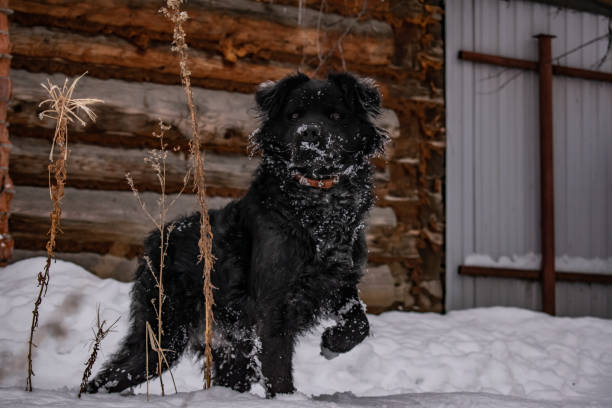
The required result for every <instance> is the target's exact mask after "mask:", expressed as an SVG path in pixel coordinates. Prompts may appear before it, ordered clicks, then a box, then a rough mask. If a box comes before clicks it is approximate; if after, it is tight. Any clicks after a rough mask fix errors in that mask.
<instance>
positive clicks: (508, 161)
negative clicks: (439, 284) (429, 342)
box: [445, 0, 612, 316]
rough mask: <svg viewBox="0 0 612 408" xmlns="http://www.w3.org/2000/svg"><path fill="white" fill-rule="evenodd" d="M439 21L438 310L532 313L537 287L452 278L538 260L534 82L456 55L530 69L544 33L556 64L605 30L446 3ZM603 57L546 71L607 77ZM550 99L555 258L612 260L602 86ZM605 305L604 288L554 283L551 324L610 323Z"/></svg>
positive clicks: (585, 85) (525, 10) (558, 87)
mask: <svg viewBox="0 0 612 408" xmlns="http://www.w3.org/2000/svg"><path fill="white" fill-rule="evenodd" d="M445 20H446V102H447V138H448V150H447V179H446V188H447V191H446V207H447V237H446V250H447V263H446V265H447V282H446V285H447V287H446V294H447V299H446V303H447V304H446V306H447V309H448V310H452V309H457V308H465V307H475V306H489V305H512V306H520V307H528V308H534V309H537V308H539V307H540V302H541V300H540V293H539V285H538V284H537V283H530V282H524V281H518V280H506V279H503V280H502V279H487V278H469V277H460V276H458V274H457V267H458V266H459V265H460V264H461V263H463V261H464V259H465V257H466V256H467V255H469V254H473V253H479V254H486V255H490V256H491V257H493V258H498V257H500V256H503V255H506V256H510V255H513V254H526V253H529V252H534V253H539V252H540V237H539V223H540V217H539V188H540V187H539V144H538V139H539V136H538V131H539V128H538V79H537V74H536V73H535V72H527V71H519V70H514V69H507V68H501V67H494V66H490V65H483V64H475V63H472V62H466V61H460V60H459V59H458V58H457V53H458V51H459V50H469V51H476V52H481V53H488V54H495V55H502V56H508V57H514V58H522V59H529V60H534V61H535V60H537V40H536V39H534V38H533V36H534V35H536V34H539V33H548V34H553V35H556V38H555V39H553V43H552V44H553V49H552V53H553V56H555V57H556V56H559V55H562V54H564V53H565V52H566V51H568V50H571V49H573V48H576V47H578V46H579V45H581V44H584V43H586V42H587V41H589V40H591V39H593V38H595V37H597V36H599V35H602V34H605V33H607V31H608V19H607V18H606V17H603V16H596V15H592V14H588V13H581V12H577V11H573V10H567V9H559V8H556V7H550V6H546V5H541V4H537V3H533V2H527V1H510V2H508V1H500V0H449V1H447V2H446V12H445ZM606 47H607V42H606V41H605V40H604V41H599V42H597V43H594V44H593V45H590V46H587V47H584V48H582V49H580V50H579V51H576V52H574V53H571V54H569V55H567V56H565V57H563V58H560V59H559V60H556V61H555V63H558V64H561V65H567V66H572V67H578V68H584V69H599V70H602V71H605V72H612V56H610V58H609V59H608V61H607V62H606V63H605V64H604V65H602V66H601V67H596V63H597V62H598V61H599V60H600V59H601V57H602V56H603V55H604V54H605V50H606ZM553 100H554V108H553V123H554V160H555V207H556V208H555V210H556V214H555V228H556V251H557V254H558V255H562V254H567V255H569V256H580V257H584V258H595V257H599V258H609V257H612V232H611V231H612V165H610V164H609V160H610V159H612V84H609V83H603V82H594V81H586V80H580V79H570V78H565V77H555V78H554V80H553ZM610 272H611V273H612V271H610ZM606 295H610V296H612V287H605V286H601V285H587V284H584V285H576V284H563V283H560V284H558V300H557V305H558V309H559V313H560V314H566V315H576V314H594V315H608V316H612V311H611V310H609V309H610V308H611V307H609V306H608V302H607V296H606ZM583 297H584V298H583ZM610 303H611V304H612V302H610Z"/></svg>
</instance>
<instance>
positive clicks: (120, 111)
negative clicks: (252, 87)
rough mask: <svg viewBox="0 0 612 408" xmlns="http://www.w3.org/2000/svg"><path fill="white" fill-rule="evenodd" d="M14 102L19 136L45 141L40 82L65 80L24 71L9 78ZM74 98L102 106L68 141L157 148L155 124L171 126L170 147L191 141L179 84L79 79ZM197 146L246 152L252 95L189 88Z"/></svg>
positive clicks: (253, 116)
mask: <svg viewBox="0 0 612 408" xmlns="http://www.w3.org/2000/svg"><path fill="white" fill-rule="evenodd" d="M11 76H12V78H13V83H14V99H13V101H12V102H11V105H10V111H9V121H10V123H11V127H12V128H13V129H14V131H15V133H16V134H19V135H20V136H28V137H29V136H34V137H41V136H42V137H48V135H49V133H48V132H45V131H50V130H51V129H53V126H54V124H53V123H52V122H51V121H41V120H39V119H38V115H37V114H36V113H37V112H38V111H39V110H40V109H39V108H38V103H39V102H40V100H41V98H42V97H43V91H44V90H43V89H42V87H41V86H40V83H43V82H46V80H47V78H49V79H50V80H51V82H53V83H63V81H64V75H62V74H55V75H48V74H34V73H30V72H27V71H23V70H14V71H13V72H12V73H11ZM75 96H76V97H96V98H100V99H102V100H104V104H100V105H98V106H96V114H97V116H98V118H97V120H96V122H95V123H92V124H90V125H88V126H87V127H85V128H83V127H80V126H75V127H74V128H72V129H71V131H70V138H71V140H73V141H83V142H87V143H93V144H102V145H106V146H125V147H157V146H158V145H159V141H158V139H157V138H155V137H154V136H153V135H152V132H153V131H156V130H157V128H158V122H159V120H160V119H161V120H163V121H164V122H165V123H166V124H169V125H171V126H172V128H171V130H170V131H169V132H168V133H167V136H168V137H167V141H168V143H169V145H171V146H177V145H178V146H181V147H186V146H187V143H188V141H189V140H190V138H191V122H190V119H189V117H188V110H187V105H186V102H185V91H184V90H183V88H182V87H180V86H178V85H174V86H173V85H159V84H151V83H134V82H126V81H119V80H107V81H103V80H100V79H96V78H90V77H84V78H83V79H81V81H80V82H79V87H78V88H77V90H76V94H75ZM193 98H194V103H195V105H196V107H197V115H198V116H197V119H198V122H199V125H200V141H201V143H202V144H203V145H204V147H205V148H207V149H211V150H215V151H233V152H241V153H243V154H245V153H246V146H247V143H248V135H249V134H250V133H251V132H252V131H253V130H254V129H256V128H257V125H258V120H257V113H256V110H255V102H254V98H253V96H252V95H245V94H240V93H230V92H225V91H211V90H206V89H201V88H194V89H193Z"/></svg>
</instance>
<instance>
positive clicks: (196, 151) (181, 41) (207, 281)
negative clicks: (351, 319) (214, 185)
mask: <svg viewBox="0 0 612 408" xmlns="http://www.w3.org/2000/svg"><path fill="white" fill-rule="evenodd" d="M181 4H182V0H168V1H167V2H166V6H167V7H163V8H162V9H161V10H160V12H161V13H162V14H163V15H164V16H166V17H167V18H168V19H169V20H170V21H171V22H172V24H173V27H174V28H173V42H172V51H174V52H176V53H177V54H178V57H179V65H180V68H181V82H182V84H183V88H184V89H185V95H186V97H187V105H188V107H189V115H190V118H191V127H192V134H191V140H190V143H189V148H190V155H191V167H192V170H193V173H194V180H193V188H194V191H195V192H196V196H197V198H198V203H199V205H200V214H201V218H200V240H199V241H198V248H199V249H200V255H199V261H200V262H204V265H203V268H204V270H203V275H204V288H203V292H204V299H205V303H206V304H205V307H206V329H205V333H204V336H205V355H206V363H205V364H206V365H205V370H204V380H205V383H204V388H210V381H211V368H212V349H211V343H212V325H213V322H214V316H213V311H212V307H213V304H214V300H213V292H212V290H213V286H212V282H211V277H210V272H211V269H212V266H213V262H214V257H213V254H212V238H213V236H212V230H211V228H210V222H209V219H208V206H207V204H206V183H205V178H204V157H203V155H202V149H201V147H200V138H199V131H198V122H197V120H196V114H195V106H194V104H193V95H192V92H191V72H190V71H189V63H188V58H187V43H186V42H185V30H184V29H183V23H184V22H185V21H186V20H187V18H188V15H187V13H186V12H185V11H181Z"/></svg>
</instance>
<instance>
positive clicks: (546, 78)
mask: <svg viewBox="0 0 612 408" xmlns="http://www.w3.org/2000/svg"><path fill="white" fill-rule="evenodd" d="M536 38H537V39H538V48H539V59H538V74H539V82H540V208H541V210H540V218H541V246H542V271H541V283H542V309H543V311H544V312H545V313H548V314H551V315H554V314H555V204H554V199H555V195H554V171H553V170H554V167H553V99H552V76H553V74H552V52H551V42H552V41H551V40H552V39H553V38H554V36H553V35H548V34H538V35H537V36H536Z"/></svg>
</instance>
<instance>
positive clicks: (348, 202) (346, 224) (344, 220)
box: [293, 192, 363, 255]
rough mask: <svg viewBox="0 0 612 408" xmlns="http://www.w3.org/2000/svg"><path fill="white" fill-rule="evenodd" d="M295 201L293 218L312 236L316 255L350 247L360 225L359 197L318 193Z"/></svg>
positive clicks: (343, 193)
mask: <svg viewBox="0 0 612 408" xmlns="http://www.w3.org/2000/svg"><path fill="white" fill-rule="evenodd" d="M296 201H297V202H296V203H294V211H293V214H294V215H295V221H296V222H297V224H298V225H299V228H301V229H303V230H304V231H305V233H306V234H307V235H308V236H309V237H310V238H311V239H312V241H313V243H314V244H315V247H316V250H317V252H318V254H319V255H324V254H325V252H328V251H329V250H332V249H338V247H340V246H349V247H350V246H352V243H353V242H354V240H355V237H356V235H357V233H358V232H359V230H360V229H361V228H362V226H363V223H362V221H363V220H362V217H363V211H361V202H360V200H359V197H356V196H355V195H354V194H351V193H349V192H342V193H336V194H332V193H327V194H325V192H321V194H319V196H318V197H316V200H313V199H311V198H310V197H307V198H303V199H299V198H298V199H297V200H296Z"/></svg>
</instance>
